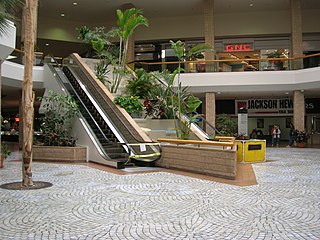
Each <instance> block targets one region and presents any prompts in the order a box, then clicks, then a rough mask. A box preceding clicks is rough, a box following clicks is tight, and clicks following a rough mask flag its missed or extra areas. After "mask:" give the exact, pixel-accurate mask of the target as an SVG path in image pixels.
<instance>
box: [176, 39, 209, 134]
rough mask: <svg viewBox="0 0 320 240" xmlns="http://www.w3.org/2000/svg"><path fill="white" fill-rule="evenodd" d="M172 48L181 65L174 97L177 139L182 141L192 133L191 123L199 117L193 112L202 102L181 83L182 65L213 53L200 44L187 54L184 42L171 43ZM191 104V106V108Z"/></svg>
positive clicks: (178, 70)
mask: <svg viewBox="0 0 320 240" xmlns="http://www.w3.org/2000/svg"><path fill="white" fill-rule="evenodd" d="M170 43H171V48H172V49H173V51H174V53H175V55H176V56H177V57H178V61H179V65H178V68H177V69H176V75H177V90H176V93H175V95H174V97H173V108H174V109H175V110H174V112H177V116H178V121H177V130H176V131H177V137H178V138H181V139H188V138H189V133H190V127H191V123H193V122H194V121H195V119H196V118H197V117H198V115H195V116H192V114H193V112H195V111H196V109H197V108H198V107H199V106H200V104H201V101H200V99H198V98H197V97H194V96H192V95H191V94H189V93H188V88H187V87H182V85H181V82H180V74H181V72H182V71H184V70H183V69H182V68H181V64H182V62H183V61H184V60H186V59H192V58H195V57H196V56H197V55H198V54H201V53H203V52H205V51H212V48H211V47H210V46H209V45H208V44H198V45H195V46H193V47H192V48H191V49H189V51H188V52H186V48H185V43H184V42H182V41H180V40H179V41H177V42H174V41H170ZM189 104H190V106H189ZM183 115H188V116H189V119H188V120H187V119H183Z"/></svg>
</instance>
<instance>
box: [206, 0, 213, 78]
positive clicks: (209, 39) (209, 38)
mask: <svg viewBox="0 0 320 240" xmlns="http://www.w3.org/2000/svg"><path fill="white" fill-rule="evenodd" d="M204 40H205V43H206V44H209V45H210V46H211V47H212V48H214V0H204ZM214 53H215V52H213V51H211V52H206V53H205V60H214ZM214 71H215V64H214V63H207V64H206V72H214Z"/></svg>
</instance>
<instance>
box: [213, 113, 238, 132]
mask: <svg viewBox="0 0 320 240" xmlns="http://www.w3.org/2000/svg"><path fill="white" fill-rule="evenodd" d="M216 128H217V129H218V130H219V131H220V133H221V134H222V135H225V136H234V135H235V134H236V133H237V132H238V123H237V122H236V121H234V120H233V119H231V118H230V116H228V115H226V114H221V115H218V116H217V119H216Z"/></svg>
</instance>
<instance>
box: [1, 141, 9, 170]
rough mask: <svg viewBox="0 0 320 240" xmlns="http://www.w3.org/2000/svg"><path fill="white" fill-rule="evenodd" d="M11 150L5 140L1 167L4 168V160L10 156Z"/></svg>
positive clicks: (2, 145)
mask: <svg viewBox="0 0 320 240" xmlns="http://www.w3.org/2000/svg"><path fill="white" fill-rule="evenodd" d="M10 154H11V151H10V150H9V148H8V145H7V144H6V143H4V142H2V143H1V158H0V168H3V162H4V160H5V159H6V158H7V157H8V156H10Z"/></svg>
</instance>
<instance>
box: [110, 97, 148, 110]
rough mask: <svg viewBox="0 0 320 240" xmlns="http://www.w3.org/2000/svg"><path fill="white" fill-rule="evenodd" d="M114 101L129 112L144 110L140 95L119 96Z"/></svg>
mask: <svg viewBox="0 0 320 240" xmlns="http://www.w3.org/2000/svg"><path fill="white" fill-rule="evenodd" d="M114 103H115V104H118V105H120V107H122V108H124V109H125V110H126V111H127V112H128V113H129V114H131V113H139V112H141V111H142V110H143V105H142V103H141V102H140V100H139V97H138V96H118V97H116V98H115V99H114Z"/></svg>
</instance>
